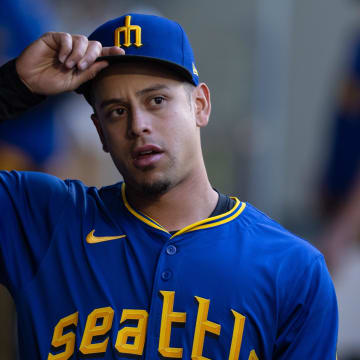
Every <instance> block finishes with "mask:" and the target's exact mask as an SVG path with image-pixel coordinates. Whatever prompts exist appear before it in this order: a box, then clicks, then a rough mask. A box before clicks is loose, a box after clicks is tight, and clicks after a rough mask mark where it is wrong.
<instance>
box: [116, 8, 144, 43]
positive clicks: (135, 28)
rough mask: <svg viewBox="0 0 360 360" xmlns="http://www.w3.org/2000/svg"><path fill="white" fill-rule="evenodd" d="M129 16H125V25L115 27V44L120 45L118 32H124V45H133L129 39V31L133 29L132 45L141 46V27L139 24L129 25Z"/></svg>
mask: <svg viewBox="0 0 360 360" xmlns="http://www.w3.org/2000/svg"><path fill="white" fill-rule="evenodd" d="M130 21H131V16H130V15H127V16H125V26H121V27H118V28H117V29H115V46H118V47H121V43H120V34H121V33H122V32H123V33H124V44H122V45H124V46H126V47H129V46H131V45H133V43H132V42H131V41H130V40H131V39H130V36H131V31H135V43H134V45H135V46H137V47H140V46H142V45H143V44H142V43H141V27H140V26H139V25H130Z"/></svg>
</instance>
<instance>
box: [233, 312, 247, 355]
mask: <svg viewBox="0 0 360 360" xmlns="http://www.w3.org/2000/svg"><path fill="white" fill-rule="evenodd" d="M231 312H232V313H233V315H234V318H235V322H234V330H233V335H232V340H231V347H230V354H229V360H238V359H239V355H240V349H241V342H242V338H243V334H244V326H245V320H246V317H245V316H244V315H241V314H239V313H238V312H236V311H235V310H232V309H231Z"/></svg>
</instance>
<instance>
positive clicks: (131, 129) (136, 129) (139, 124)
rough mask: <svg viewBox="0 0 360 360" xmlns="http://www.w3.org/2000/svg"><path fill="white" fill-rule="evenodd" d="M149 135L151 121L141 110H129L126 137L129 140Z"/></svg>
mask: <svg viewBox="0 0 360 360" xmlns="http://www.w3.org/2000/svg"><path fill="white" fill-rule="evenodd" d="M150 133H151V119H150V116H149V114H147V113H146V111H144V110H142V109H131V115H130V116H129V123H128V135H129V137H131V138H134V137H138V136H141V135H144V134H150Z"/></svg>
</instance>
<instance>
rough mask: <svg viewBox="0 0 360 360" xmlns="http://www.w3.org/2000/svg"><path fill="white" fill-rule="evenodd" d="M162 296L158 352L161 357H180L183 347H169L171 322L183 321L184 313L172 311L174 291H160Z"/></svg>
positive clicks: (184, 318) (184, 319)
mask: <svg viewBox="0 0 360 360" xmlns="http://www.w3.org/2000/svg"><path fill="white" fill-rule="evenodd" d="M160 294H161V295H162V296H163V299H164V300H163V309H162V315H161V327H160V338H159V349H158V350H159V353H160V354H161V355H162V356H163V357H165V358H166V357H169V358H172V359H182V354H183V349H182V348H174V347H170V337H171V325H172V323H185V322H186V313H184V312H173V308H174V297H175V291H160Z"/></svg>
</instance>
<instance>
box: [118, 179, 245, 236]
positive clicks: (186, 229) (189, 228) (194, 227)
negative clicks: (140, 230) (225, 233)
mask: <svg viewBox="0 0 360 360" xmlns="http://www.w3.org/2000/svg"><path fill="white" fill-rule="evenodd" d="M121 196H122V199H123V201H124V204H125V207H126V208H127V209H128V210H129V211H130V213H131V214H133V215H134V216H135V217H137V218H138V219H139V220H141V221H143V222H144V223H145V224H147V225H149V226H152V227H153V228H155V229H158V230H161V231H164V232H166V233H167V234H170V233H169V232H168V231H167V230H166V229H165V228H164V227H162V226H161V225H160V224H159V223H158V222H157V221H156V220H153V219H151V217H149V216H148V218H149V219H150V220H151V221H150V220H148V219H147V218H146V217H145V216H143V215H141V214H139V213H138V212H137V211H135V210H134V209H133V208H132V207H131V205H130V204H129V203H128V201H127V199H126V194H125V183H122V186H121ZM232 199H234V200H235V205H234V206H233V208H232V209H230V210H229V211H227V212H226V213H224V214H220V215H217V216H213V217H210V218H206V219H203V220H200V221H197V222H196V223H194V224H191V225H188V226H185V227H184V228H183V229H181V230H179V231H178V232H176V233H175V234H174V235H172V236H171V238H170V239H172V238H174V237H175V236H178V235H181V234H184V233H185V232H190V231H195V230H201V229H208V228H211V227H215V226H219V225H222V224H225V223H227V222H229V221H231V220H233V219H234V218H236V217H237V216H239V215H240V214H241V213H242V212H243V211H244V209H245V207H246V203H244V202H242V203H241V206H240V208H239V209H238V210H237V211H236V209H237V208H238V207H239V205H240V200H239V199H237V198H236V197H232ZM234 211H236V212H235V214H233V215H232V216H229V217H227V218H226V219H224V220H221V221H215V222H211V223H210V224H206V223H208V222H210V221H214V220H217V219H222V218H224V217H226V216H228V215H230V214H232V213H233V212H234ZM202 224H204V225H202Z"/></svg>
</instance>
